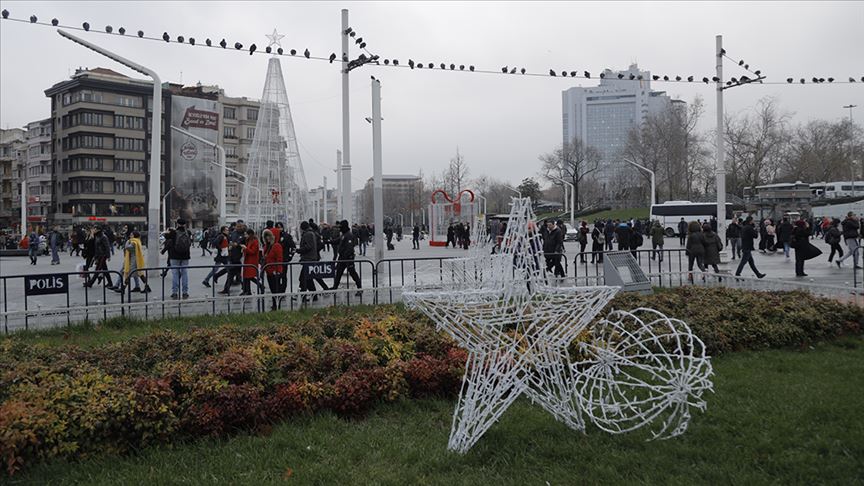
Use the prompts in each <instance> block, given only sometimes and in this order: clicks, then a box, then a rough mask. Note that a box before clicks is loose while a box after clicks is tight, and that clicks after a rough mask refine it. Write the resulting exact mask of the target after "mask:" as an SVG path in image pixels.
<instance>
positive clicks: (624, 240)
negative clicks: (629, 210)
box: [615, 224, 632, 248]
mask: <svg viewBox="0 0 864 486" xmlns="http://www.w3.org/2000/svg"><path fill="white" fill-rule="evenodd" d="M630 233H632V230H631V229H630V227H629V226H627V225H626V224H621V225H618V227H617V228H615V234H616V236H618V246H619V247H621V248H630Z"/></svg>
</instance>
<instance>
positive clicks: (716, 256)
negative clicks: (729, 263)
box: [702, 223, 723, 273]
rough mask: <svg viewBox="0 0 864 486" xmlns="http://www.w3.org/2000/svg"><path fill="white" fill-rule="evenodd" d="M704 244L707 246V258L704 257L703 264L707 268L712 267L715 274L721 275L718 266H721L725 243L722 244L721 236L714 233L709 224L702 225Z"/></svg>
mask: <svg viewBox="0 0 864 486" xmlns="http://www.w3.org/2000/svg"><path fill="white" fill-rule="evenodd" d="M702 244H703V245H704V246H705V256H703V257H702V264H703V265H704V266H705V268H708V267H709V266H710V267H712V268H713V269H714V273H720V269H719V268H717V265H719V264H720V250H722V249H723V243H722V242H720V235H718V234H717V233H715V232H714V229H713V228H711V225H710V224H709V223H705V224H703V225H702Z"/></svg>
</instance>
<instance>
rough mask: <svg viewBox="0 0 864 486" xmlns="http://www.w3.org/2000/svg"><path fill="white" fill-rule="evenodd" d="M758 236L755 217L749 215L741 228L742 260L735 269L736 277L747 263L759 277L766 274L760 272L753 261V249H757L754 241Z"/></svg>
mask: <svg viewBox="0 0 864 486" xmlns="http://www.w3.org/2000/svg"><path fill="white" fill-rule="evenodd" d="M756 238H758V233H757V232H756V228H755V226H754V224H753V217H752V216H747V219H745V220H744V226H743V227H742V228H741V261H740V262H739V263H738V269H737V270H736V271H735V276H736V277H740V276H741V270H743V269H744V265H745V264H749V265H750V269H751V270H753V273H755V274H756V277H757V278H763V277H764V276H765V274H764V273H760V272H759V269H758V268H756V263H755V262H754V261H753V250H754V249H755V247H754V243H753V242H754V241H755V240H756Z"/></svg>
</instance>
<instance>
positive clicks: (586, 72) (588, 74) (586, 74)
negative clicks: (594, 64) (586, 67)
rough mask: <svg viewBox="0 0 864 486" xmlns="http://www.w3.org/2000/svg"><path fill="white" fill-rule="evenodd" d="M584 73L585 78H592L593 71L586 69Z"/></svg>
mask: <svg viewBox="0 0 864 486" xmlns="http://www.w3.org/2000/svg"><path fill="white" fill-rule="evenodd" d="M582 74H583V75H585V79H591V73H589V72H588V71H584V72H583V73H582Z"/></svg>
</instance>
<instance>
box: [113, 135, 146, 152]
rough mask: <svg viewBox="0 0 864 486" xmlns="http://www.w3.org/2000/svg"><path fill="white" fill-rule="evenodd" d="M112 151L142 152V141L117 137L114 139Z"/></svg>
mask: <svg viewBox="0 0 864 486" xmlns="http://www.w3.org/2000/svg"><path fill="white" fill-rule="evenodd" d="M114 150H125V151H127V152H143V151H144V140H143V139H140V138H125V137H117V138H115V139H114Z"/></svg>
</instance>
